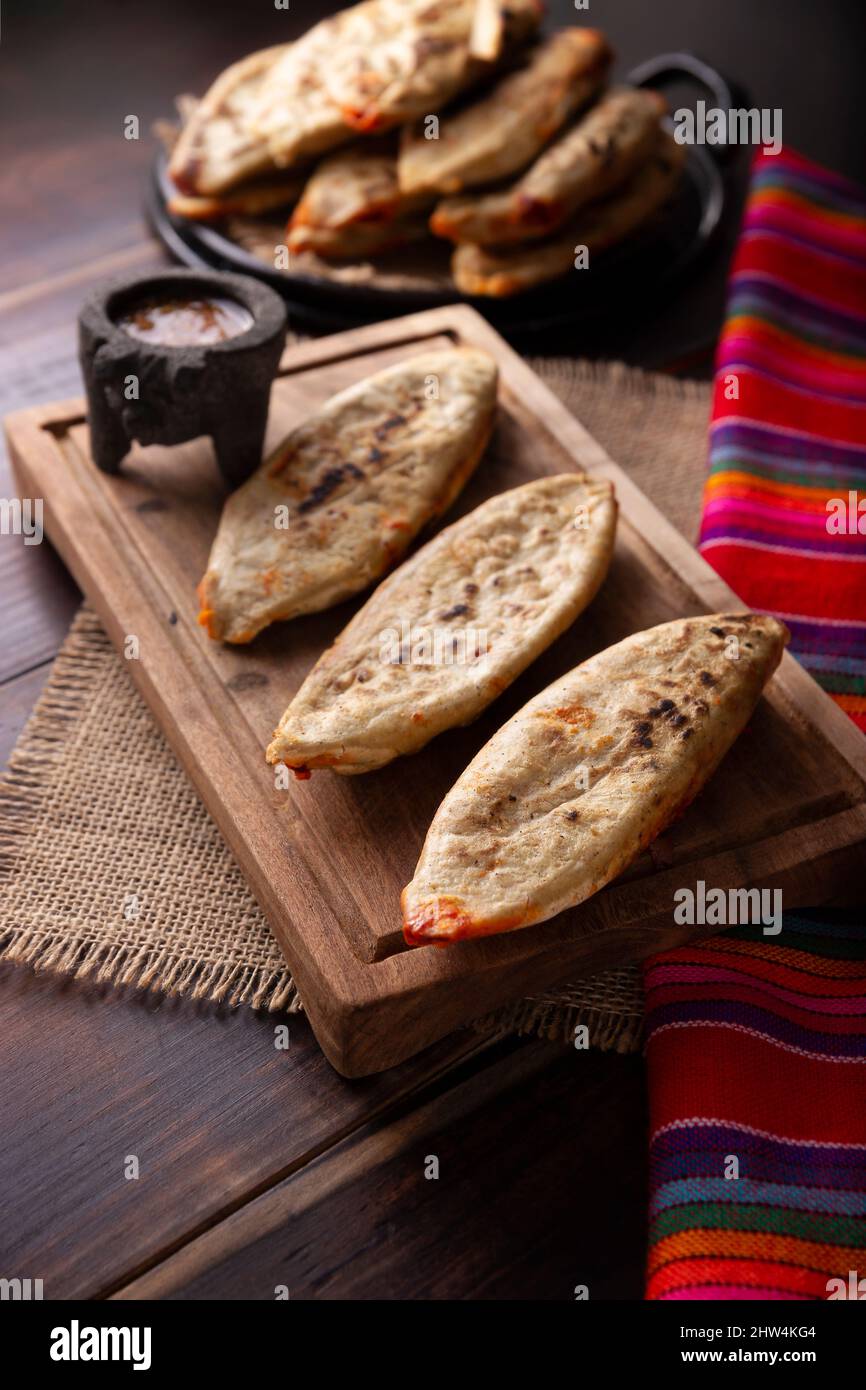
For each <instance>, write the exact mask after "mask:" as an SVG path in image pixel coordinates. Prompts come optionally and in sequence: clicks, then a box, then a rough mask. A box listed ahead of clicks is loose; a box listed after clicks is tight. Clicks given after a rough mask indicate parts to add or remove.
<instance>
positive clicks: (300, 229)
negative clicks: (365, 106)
mask: <svg viewBox="0 0 866 1390" xmlns="http://www.w3.org/2000/svg"><path fill="white" fill-rule="evenodd" d="M382 144H383V142H379V141H375V140H370V141H365V142H362V143H360V144H358V145H353V146H352V147H351V148H349V149H346V150H339V151H338V152H337V153H336V154H332V155H329V156H328V158H327V159H323V160H322V162H321V164H320V165H319V166H318V168H317V169H316V170H315V172H314V173H313V174H312V176H311V178H310V180H309V182H308V183H307V186H306V188H305V189H304V192H303V194H302V196H301V200H300V202H299V203H298V205H297V207H296V208H295V211H294V213H293V215H292V217H291V220H290V222H289V227H288V233H287V237H286V241H287V245H288V248H289V250H290V251H297V252H300V251H315V252H316V253H317V254H318V255H320V256H325V257H332V258H335V259H338V258H340V257H346V256H356V255H359V254H361V255H363V254H367V255H370V254H372V253H373V251H376V250H382V249H384V248H386V247H389V246H398V245H400V244H401V243H402V242H404V241H406V240H414V238H415V237H423V236H424V235H425V233H426V230H427V229H426V226H425V224H424V219H423V218H422V217H421V216H419V215H418V214H420V213H421V212H422V211H424V210H426V209H427V208H429V206H430V200H429V198H428V197H426V196H423V195H422V196H420V197H419V196H415V197H409V196H407V195H406V194H403V193H401V192H400V188H399V185H398V183H397V157H396V154H395V153H394V152H393V151H391V150H388V149H383V148H382Z"/></svg>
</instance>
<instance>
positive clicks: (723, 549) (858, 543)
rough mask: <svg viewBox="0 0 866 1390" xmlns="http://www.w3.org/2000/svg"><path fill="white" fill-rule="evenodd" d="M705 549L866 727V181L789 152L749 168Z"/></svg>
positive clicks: (717, 411)
mask: <svg viewBox="0 0 866 1390" xmlns="http://www.w3.org/2000/svg"><path fill="white" fill-rule="evenodd" d="M858 523H859V524H858ZM828 528H831V529H828ZM701 550H702V552H703V554H704V555H705V556H706V558H707V560H709V562H710V564H711V565H712V566H713V568H714V569H716V570H718V572H719V574H721V575H722V576H723V577H724V578H725V579H726V580H727V581H728V583H729V584H730V585H731V588H732V589H735V590H736V592H737V593H738V594H739V595H740V597H741V598H742V599H743V600H744V601H745V602H746V603H748V604H749V606H750V607H752V608H759V609H761V610H762V611H763V612H771V613H774V614H776V616H777V617H780V618H783V619H784V621H785V622H786V623H787V624H788V627H789V628H790V629H791V638H792V640H791V651H792V652H793V654H794V655H795V656H796V657H798V658H799V660H800V661H802V663H803V665H804V666H806V667H807V668H808V670H809V671H810V672H811V674H812V675H813V676H814V677H815V679H816V680H817V681H818V683H819V684H820V685H822V686H823V687H824V689H825V690H826V691H828V693H829V694H830V695H832V696H833V699H834V700H836V701H837V703H838V704H840V705H841V706H842V708H843V709H844V710H846V712H847V713H848V714H850V715H851V717H852V719H854V720H856V721H857V723H858V724H859V725H860V727H861V728H862V729H863V730H864V731H866V194H864V193H863V192H861V191H860V190H858V189H857V188H856V187H854V186H853V185H852V184H849V183H847V182H846V181H845V180H843V179H840V178H838V177H837V176H836V175H835V174H830V173H828V172H827V171H825V170H823V169H821V168H819V167H818V166H817V165H815V164H811V163H809V162H808V161H807V160H805V159H802V158H800V157H799V156H797V155H794V154H791V153H788V152H784V153H782V154H780V155H776V156H772V155H764V154H760V155H759V156H758V158H757V160H756V162H755V167H754V171H753V176H752V187H751V193H750V196H749V200H748V203H747V206H746V214H745V220H744V224H743V231H742V235H741V237H740V241H739V245H738V248H737V253H736V256H735V258H734V264H733V268H732V273H731V280H730V291H729V299H728V312H727V319H726V323H725V327H724V330H723V332H722V336H721V340H720V343H719V348H718V355H717V361H716V386H715V399H714V403H713V422H712V427H711V436H710V475H709V478H708V480H707V487H706V496H705V501H704V518H703V526H702V529H701Z"/></svg>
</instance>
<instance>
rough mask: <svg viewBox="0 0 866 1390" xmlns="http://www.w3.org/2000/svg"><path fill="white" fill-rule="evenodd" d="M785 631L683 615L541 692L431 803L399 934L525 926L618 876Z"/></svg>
mask: <svg viewBox="0 0 866 1390" xmlns="http://www.w3.org/2000/svg"><path fill="white" fill-rule="evenodd" d="M788 636H789V634H788V630H787V628H786V627H785V625H784V624H783V623H780V622H778V621H777V620H776V619H775V618H768V617H761V616H758V615H755V614H751V613H733V614H712V615H710V616H708V617H699V618H682V619H679V620H677V621H676V622H672V623H664V624H663V625H662V626H661V627H655V628H650V629H649V631H647V632H638V633H635V634H634V635H633V636H632V637H627V638H626V639H625V641H623V642H619V643H617V645H616V646H614V647H609V648H608V649H607V651H603V652H600V653H599V654H598V655H597V656H594V657H591V658H590V660H589V661H585V662H584V663H583V664H582V665H581V666H578V667H576V668H575V670H573V671H570V672H569V673H568V675H566V676H563V677H562V679H561V680H559V681H556V682H555V683H554V684H553V685H550V686H548V688H547V689H546V690H543V691H542V692H541V694H540V695H536V696H535V698H534V699H532V700H530V701H529V703H528V704H526V705H524V707H523V709H521V710H519V711H518V713H517V714H515V715H514V717H513V718H512V719H510V720H509V721H508V723H507V724H504V725H503V727H502V728H501V729H500V730H499V731H498V733H496V734H494V736H493V738H492V739H491V740H490V742H489V743H487V744H486V745H485V747H484V748H482V749H481V751H480V753H479V754H478V755H477V757H475V758H474V759H473V761H472V762H471V763H470V764H469V767H468V768H467V769H466V771H465V772H464V773H463V775H462V777H460V778H459V779H458V781H457V782H456V783H455V785H454V786H453V787H452V789H451V791H450V792H449V793H448V795H447V796H446V797H445V800H444V801H443V802H442V804H441V806H440V807H439V810H438V811H437V812H436V815H435V817H434V819H433V822H432V824H431V826H430V830H429V832H428V834H427V839H426V841H425V843H424V848H423V850H422V852H421V858H420V859H419V861H418V865H417V868H416V870H415V877H414V878H413V880H412V882H411V883H410V884H409V885H408V887H407V888H405V889H404V891H403V931H404V935H405V938H406V940H407V941H408V942H409V943H410V944H411V945H423V944H424V943H426V942H449V941H456V940H459V939H460V938H464V937H476V936H486V935H490V934H492V933H495V932H505V931H516V930H517V929H518V928H520V927H527V926H530V925H531V924H532V923H534V922H543V921H545V920H546V919H547V918H549V917H553V916H555V915H556V913H558V912H562V911H563V910H564V909H565V908H568V907H574V906H576V904H578V903H582V902H584V901H585V899H586V898H589V897H591V896H592V894H593V893H596V892H597V891H598V890H599V889H600V888H602V887H603V886H604V884H606V883H609V882H610V880H611V879H613V878H615V877H616V876H617V874H619V873H621V872H622V870H623V869H625V868H626V866H627V865H628V864H630V863H631V861H632V860H633V859H635V858H636V857H637V855H639V854H640V853H641V851H642V850H644V849H645V848H646V846H647V845H648V844H649V843H650V842H651V841H652V840H654V839H655V837H656V836H657V835H658V834H659V833H660V832H661V831H662V830H664V829H665V827H666V826H668V825H669V824H670V822H671V821H672V820H673V819H674V818H675V817H676V816H677V815H678V813H679V812H680V811H682V810H683V808H684V807H686V806H687V805H688V804H689V802H690V801H691V800H692V799H693V798H694V797H695V796H696V795H697V793H698V791H700V789H701V787H702V786H703V785H704V783H705V782H706V781H707V779H708V778H709V777H710V775H711V774H712V772H713V771H714V770H715V768H716V767H717V766H718V764H719V762H720V761H721V759H722V757H723V756H724V754H725V753H726V752H727V750H728V749H729V748H730V746H731V744H732V743H733V742H734V740H735V739H736V738H737V736H738V734H739V733H740V732H741V730H742V729H743V727H744V725H745V724H746V722H747V721H748V719H749V717H750V715H751V714H752V711H753V710H754V708H755V705H756V704H757V702H758V699H759V697H760V694H761V691H762V690H763V688H764V686H765V685H766V683H767V681H768V680H769V678H770V676H771V675H772V673H773V671H774V670H775V669H776V667H777V666H778V664H779V661H780V660H781V657H782V652H783V650H784V648H785V645H786V643H787V641H788Z"/></svg>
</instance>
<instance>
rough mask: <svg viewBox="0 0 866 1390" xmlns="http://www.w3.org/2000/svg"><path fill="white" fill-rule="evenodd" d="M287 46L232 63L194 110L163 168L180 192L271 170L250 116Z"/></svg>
mask: <svg viewBox="0 0 866 1390" xmlns="http://www.w3.org/2000/svg"><path fill="white" fill-rule="evenodd" d="M290 48H291V44H279V45H278V46H277V47H276V48H265V49H262V50H261V51H260V52H258V53H251V54H250V56H249V57H248V58H244V59H242V61H241V62H239V63H233V64H232V66H231V67H230V68H226V70H225V72H223V73H221V74H220V76H219V77H218V78H217V80H216V81H215V82H214V84H213V86H212V87H211V88H210V90H209V91H208V92H207V93H206V94H205V96H204V97H203V98H202V100H201V101H200V102H199V103H198V104H197V105H196V106H195V107H194V108H193V111H192V113H191V115H190V117H189V119H188V120H187V121H186V123H185V125H184V127H183V130H182V131H181V134H180V137H179V139H178V142H177V144H176V145H175V147H174V150H173V151H172V156H171V159H170V160H169V166H168V172H169V175H170V177H171V179H172V180H173V182H174V183H175V184H176V186H177V188H178V189H179V190H180V191H181V193H185V194H190V195H200V196H204V195H210V194H217V193H222V192H224V191H225V190H226V189H227V188H232V187H234V186H235V185H236V184H238V183H240V182H241V181H242V180H243V179H248V178H252V177H253V176H255V175H258V174H261V173H263V172H266V171H267V170H270V169H273V160H272V159H271V156H270V152H269V150H268V147H267V145H266V144H265V143H264V142H263V141H262V140H260V139H258V138H257V137H255V136H253V135H252V134H251V131H250V117H251V113H252V111H253V110H254V108H255V107H256V104H257V101H258V98H259V94H260V92H261V90H262V85H263V83H264V81H265V78H266V77H267V75H268V73H269V72H270V71H271V69H272V68H273V67H274V65H275V64H276V63H277V62H278V61H279V60H280V59H281V58H282V57H284V55H285V54H286V53H288V51H289V49H290ZM185 215H186V214H185Z"/></svg>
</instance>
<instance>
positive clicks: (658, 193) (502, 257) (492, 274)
mask: <svg viewBox="0 0 866 1390" xmlns="http://www.w3.org/2000/svg"><path fill="white" fill-rule="evenodd" d="M685 157H686V149H685V146H684V145H678V144H677V142H676V141H675V140H674V138H673V136H672V135H669V134H668V132H667V131H664V130H660V131H659V145H658V148H657V150H656V152H655V153H654V154H653V155H652V156H651V158H650V159H649V160H647V162H646V163H645V164H643V165H642V166H641V167H640V168H639V169H638V170H637V172H636V173H634V174H632V176H631V178H630V179H628V180H627V181H626V182H625V183H624V184H623V185H622V187H621V188H618V189H617V190H616V192H615V193H612V194H611V196H610V197H609V198H605V199H603V200H602V201H601V202H599V203H591V204H590V205H589V206H588V207H585V208H580V209H579V211H578V212H576V213H575V215H574V217H573V219H572V220H571V221H570V222H569V223H568V224H567V225H566V226H565V227H564V228H562V229H561V230H560V231H559V232H557V233H556V234H555V235H554V236H552V237H551V238H549V239H548V240H547V241H530V242H525V243H521V244H520V245H516V246H504V247H502V248H499V247H494V246H487V247H484V246H474V245H472V244H470V243H469V242H464V243H463V244H462V245H460V246H458V247H456V249H455V251H454V255H453V257H452V258H451V272H452V274H453V276H454V283H455V284H456V285H457V288H458V289H460V290H462V291H463V293H464V294H478V295H493V296H494V297H496V298H500V297H503V296H506V295H512V294H521V293H522V292H523V291H524V290H529V289H532V288H533V287H534V286H536V285H541V284H544V283H545V282H546V281H547V280H556V279H558V278H559V276H560V275H566V274H568V272H569V271H574V273H575V274H581V273H582V272H581V271H579V270H575V253H576V251H577V248H578V247H583V246H585V247H586V248H587V250H588V252H589V257H590V265H591V264H592V258H593V256H596V255H599V254H600V253H601V252H602V251H605V250H607V249H608V247H611V246H615V245H616V244H617V243H618V242H620V241H624V240H625V239H626V237H629V236H631V235H632V233H633V232H636V231H637V230H638V228H639V227H640V226H641V225H642V224H643V223H644V222H647V221H648V220H649V219H650V218H651V217H652V216H653V215H654V214H655V213H656V212H658V211H659V209H660V208H661V207H663V206H664V204H665V203H666V202H667V200H668V199H669V198H670V196H671V194H672V193H673V191H674V189H675V188H676V186H677V183H678V181H679V177H680V173H681V171H682V166H683V163H684V161H685Z"/></svg>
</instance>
